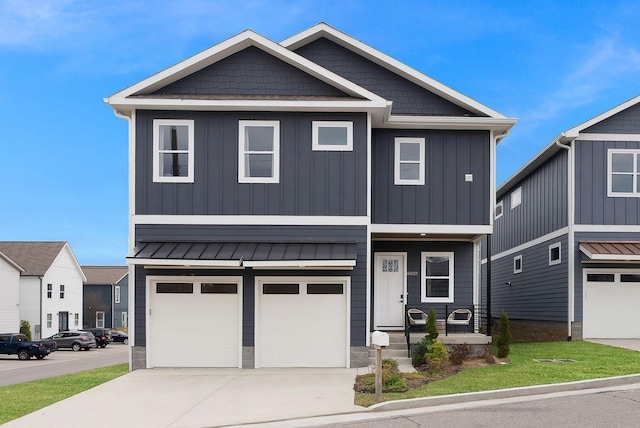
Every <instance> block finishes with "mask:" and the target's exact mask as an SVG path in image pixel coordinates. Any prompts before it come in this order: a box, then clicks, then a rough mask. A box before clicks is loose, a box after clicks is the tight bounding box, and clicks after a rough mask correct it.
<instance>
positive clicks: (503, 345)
mask: <svg viewBox="0 0 640 428" xmlns="http://www.w3.org/2000/svg"><path fill="white" fill-rule="evenodd" d="M510 343H511V331H509V317H508V316H507V313H506V312H505V311H502V315H500V324H499V325H498V340H497V341H496V347H497V351H496V356H497V357H498V358H506V357H507V356H508V355H509V351H510V349H509V344H510Z"/></svg>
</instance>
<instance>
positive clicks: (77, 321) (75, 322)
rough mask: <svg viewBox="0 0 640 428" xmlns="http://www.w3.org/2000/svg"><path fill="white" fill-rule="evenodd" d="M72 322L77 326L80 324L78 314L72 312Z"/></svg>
mask: <svg viewBox="0 0 640 428" xmlns="http://www.w3.org/2000/svg"><path fill="white" fill-rule="evenodd" d="M73 324H74V325H75V326H76V327H78V325H79V324H80V314H74V315H73Z"/></svg>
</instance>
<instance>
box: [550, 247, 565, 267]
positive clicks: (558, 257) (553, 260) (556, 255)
mask: <svg viewBox="0 0 640 428" xmlns="http://www.w3.org/2000/svg"><path fill="white" fill-rule="evenodd" d="M561 261H562V243H560V242H556V243H555V244H551V245H549V266H553V265H558V264H560V262H561Z"/></svg>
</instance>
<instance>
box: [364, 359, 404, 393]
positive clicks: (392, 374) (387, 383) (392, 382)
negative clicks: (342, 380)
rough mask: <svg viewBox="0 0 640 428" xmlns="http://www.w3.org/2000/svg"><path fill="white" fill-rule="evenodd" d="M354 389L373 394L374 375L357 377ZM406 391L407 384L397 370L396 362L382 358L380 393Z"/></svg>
mask: <svg viewBox="0 0 640 428" xmlns="http://www.w3.org/2000/svg"><path fill="white" fill-rule="evenodd" d="M354 389H355V390H356V391H357V392H369V393H373V392H375V390H376V377H375V374H374V373H371V374H367V375H361V376H357V377H356V384H355V386H354ZM407 390H408V388H407V382H406V381H405V380H404V378H403V377H402V374H401V373H400V371H399V370H398V362H397V361H396V360H394V359H393V358H384V359H383V360H382V392H405V391H407Z"/></svg>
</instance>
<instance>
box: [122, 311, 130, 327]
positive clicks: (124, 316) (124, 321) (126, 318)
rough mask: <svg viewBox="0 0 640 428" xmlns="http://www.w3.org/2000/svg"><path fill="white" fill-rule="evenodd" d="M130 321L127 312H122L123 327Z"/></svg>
mask: <svg viewBox="0 0 640 428" xmlns="http://www.w3.org/2000/svg"><path fill="white" fill-rule="evenodd" d="M128 321H129V318H128V315H127V313H126V312H123V313H122V327H127V323H128Z"/></svg>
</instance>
